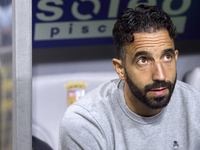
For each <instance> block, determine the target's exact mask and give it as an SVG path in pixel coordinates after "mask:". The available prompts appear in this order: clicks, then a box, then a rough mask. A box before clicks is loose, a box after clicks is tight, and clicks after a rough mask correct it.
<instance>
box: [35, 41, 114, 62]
mask: <svg viewBox="0 0 200 150" xmlns="http://www.w3.org/2000/svg"><path fill="white" fill-rule="evenodd" d="M32 56H33V65H36V64H40V63H59V62H74V61H88V60H105V59H112V58H113V57H115V52H114V46H113V45H99V46H81V47H63V48H46V49H33V53H32Z"/></svg>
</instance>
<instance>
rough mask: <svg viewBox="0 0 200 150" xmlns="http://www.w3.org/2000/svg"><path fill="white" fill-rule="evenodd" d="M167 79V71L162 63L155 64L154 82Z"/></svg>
mask: <svg viewBox="0 0 200 150" xmlns="http://www.w3.org/2000/svg"><path fill="white" fill-rule="evenodd" d="M165 78H166V76H165V71H164V69H163V66H162V64H161V63H160V62H158V63H155V65H154V67H153V74H152V79H153V80H154V81H164V80H165Z"/></svg>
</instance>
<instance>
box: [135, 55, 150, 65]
mask: <svg viewBox="0 0 200 150" xmlns="http://www.w3.org/2000/svg"><path fill="white" fill-rule="evenodd" d="M137 63H138V64H139V65H144V64H147V63H148V59H147V58H146V57H141V58H140V59H139V60H138V62H137Z"/></svg>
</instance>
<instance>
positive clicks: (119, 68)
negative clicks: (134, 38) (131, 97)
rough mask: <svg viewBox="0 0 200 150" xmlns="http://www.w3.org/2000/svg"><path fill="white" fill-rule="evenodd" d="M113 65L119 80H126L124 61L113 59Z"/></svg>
mask: <svg viewBox="0 0 200 150" xmlns="http://www.w3.org/2000/svg"><path fill="white" fill-rule="evenodd" d="M112 63H113V66H114V68H115V71H116V72H117V74H118V76H119V78H120V79H121V80H125V78H126V76H125V70H124V66H123V63H122V61H121V60H119V59H116V58H113V60H112Z"/></svg>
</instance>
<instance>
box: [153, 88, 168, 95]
mask: <svg viewBox="0 0 200 150" xmlns="http://www.w3.org/2000/svg"><path fill="white" fill-rule="evenodd" d="M149 92H150V93H151V94H152V95H154V96H163V95H165V94H166V93H167V88H157V89H152V90H150V91H149Z"/></svg>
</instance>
